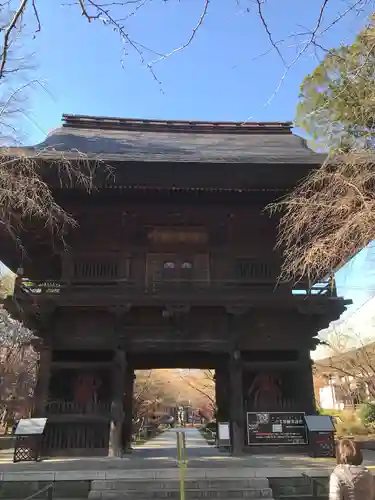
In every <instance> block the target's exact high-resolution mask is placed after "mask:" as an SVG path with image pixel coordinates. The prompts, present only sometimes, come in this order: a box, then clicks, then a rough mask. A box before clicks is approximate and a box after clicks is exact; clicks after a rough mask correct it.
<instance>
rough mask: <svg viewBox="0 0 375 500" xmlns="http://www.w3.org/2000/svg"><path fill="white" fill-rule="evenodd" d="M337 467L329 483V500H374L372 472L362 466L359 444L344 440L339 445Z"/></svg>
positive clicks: (374, 491)
mask: <svg viewBox="0 0 375 500" xmlns="http://www.w3.org/2000/svg"><path fill="white" fill-rule="evenodd" d="M336 457H337V466H336V467H335V469H334V470H333V472H332V474H331V477H330V481H329V500H374V499H375V487H374V479H373V477H372V474H371V472H370V471H369V470H368V469H367V468H366V467H365V466H364V465H363V464H362V463H363V457H362V453H361V450H360V448H359V445H358V443H355V442H354V441H352V440H351V439H342V440H340V441H339V442H338V444H337V452H336Z"/></svg>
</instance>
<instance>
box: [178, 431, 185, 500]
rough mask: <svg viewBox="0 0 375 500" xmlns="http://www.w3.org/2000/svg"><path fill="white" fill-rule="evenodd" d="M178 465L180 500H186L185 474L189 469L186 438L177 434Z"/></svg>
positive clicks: (183, 434)
mask: <svg viewBox="0 0 375 500" xmlns="http://www.w3.org/2000/svg"><path fill="white" fill-rule="evenodd" d="M176 434H177V463H178V468H179V469H180V500H185V472H186V468H187V455H186V436H185V433H184V432H177V433H176Z"/></svg>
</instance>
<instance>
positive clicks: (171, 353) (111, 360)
mask: <svg viewBox="0 0 375 500" xmlns="http://www.w3.org/2000/svg"><path fill="white" fill-rule="evenodd" d="M74 151H80V154H81V156H80V161H82V153H83V154H85V155H87V164H88V165H91V164H94V163H95V164H96V175H95V177H94V183H95V187H96V189H95V190H92V191H91V192H90V193H86V192H84V191H82V189H79V188H78V187H76V186H74V185H72V183H71V182H69V180H68V179H66V178H65V177H64V176H63V177H61V175H62V174H61V171H60V170H59V168H58V163H59V161H62V160H61V158H62V157H65V158H66V157H68V158H69V161H71V162H75V161H78V156H79V155H78V153H74ZM21 153H22V152H21ZM21 153H20V150H18V149H17V150H14V153H12V154H14V155H17V154H21ZM24 153H25V152H23V154H24ZM26 153H27V154H28V155H35V157H36V158H37V161H40V162H41V168H42V169H44V170H42V171H43V172H44V173H43V175H44V176H45V179H46V181H47V182H48V183H49V185H50V186H51V187H52V190H53V192H54V194H55V197H56V200H57V202H58V203H60V204H61V205H62V206H63V207H64V209H65V210H66V211H67V212H69V213H72V214H73V216H74V217H75V218H76V219H77V221H78V224H79V225H78V227H77V228H74V229H73V228H72V229H71V230H70V231H69V232H68V233H67V234H65V235H64V240H65V242H66V245H65V246H63V245H62V244H61V242H59V241H55V242H54V244H53V245H52V244H49V235H48V234H46V233H45V231H44V229H43V228H42V227H40V228H33V230H31V228H25V234H24V235H23V240H24V241H26V247H27V248H26V249H27V255H26V257H23V256H22V255H21V254H20V252H19V251H18V250H17V248H15V246H14V244H13V242H12V241H10V240H7V241H5V240H4V245H3V255H1V259H2V260H3V261H4V263H5V264H7V265H8V266H9V267H10V268H12V269H13V270H16V269H21V270H22V273H23V276H21V274H22V273H21V272H20V273H19V274H20V276H19V278H18V280H17V285H16V289H15V295H14V299H15V301H16V304H17V307H15V301H12V302H10V303H9V304H8V309H9V310H11V311H12V314H14V315H15V316H17V315H18V316H20V315H21V316H22V318H23V319H24V320H26V322H27V324H28V325H29V326H30V327H31V328H33V329H34V331H35V332H36V334H37V335H38V337H39V338H40V342H39V344H38V349H39V351H40V363H39V378H38V383H37V387H36V390H35V397H34V400H35V405H34V414H35V415H37V416H47V417H48V424H47V429H46V435H45V441H44V453H45V455H47V456H58V455H76V456H78V455H85V454H86V455H90V456H93V455H108V454H111V455H120V454H121V453H123V452H124V451H126V450H127V449H128V448H129V446H130V441H131V433H132V402H133V386H134V371H135V370H136V369H141V368H150V369H151V368H184V367H186V368H211V369H214V370H215V371H216V399H217V407H218V408H217V416H218V419H219V420H221V421H230V423H231V432H232V444H233V452H234V453H235V454H238V453H242V452H243V451H244V450H246V449H247V447H248V444H249V443H248V441H247V429H246V413H247V412H270V411H275V412H277V411H279V412H281V411H285V412H306V413H314V412H315V411H316V409H315V402H314V390H313V381H312V370H311V360H310V350H312V349H314V347H315V346H316V343H317V339H316V336H317V334H318V331H319V330H320V329H322V328H325V327H327V326H328V324H329V323H330V322H331V321H332V320H335V319H337V318H339V316H340V314H341V313H342V312H343V311H344V310H345V305H346V304H347V301H344V300H343V299H342V298H339V297H337V294H336V289H335V287H334V286H333V285H332V283H323V284H322V283H320V284H308V283H305V282H301V283H299V284H297V285H293V284H291V283H287V282H280V281H279V280H278V277H279V273H280V265H281V257H280V255H279V253H278V252H277V251H276V250H275V241H276V226H277V220H276V219H272V218H269V217H268V216H267V215H266V214H265V212H264V207H265V206H266V205H267V204H268V203H269V202H271V201H273V200H275V199H276V198H278V197H280V196H281V195H282V194H283V193H285V192H287V191H288V190H290V189H291V188H292V187H293V186H294V185H295V184H296V182H298V181H299V180H300V179H301V178H302V177H303V176H304V175H306V174H307V173H308V171H309V170H310V169H312V168H318V167H319V165H320V164H321V162H322V161H323V159H324V158H323V156H322V155H319V154H316V153H313V152H312V151H310V150H309V149H308V148H307V147H306V145H305V143H304V141H303V140H302V139H301V138H299V137H297V136H294V135H293V134H292V133H291V125H290V124H288V123H255V124H254V123H249V124H238V123H201V122H163V121H147V120H125V119H124V120H121V119H111V118H96V117H79V116H64V122H63V126H62V128H60V129H58V130H55V131H54V132H53V133H52V134H50V135H49V136H48V137H47V139H46V140H45V142H44V143H42V144H40V145H38V146H35V147H34V148H29V149H27V151H26ZM108 165H110V166H111V167H112V168H113V169H114V172H113V173H108V168H107V166H108ZM36 234H37V235H38V238H36V237H35V235H36ZM28 235H30V236H28ZM322 278H323V277H322Z"/></svg>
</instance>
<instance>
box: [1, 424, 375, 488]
mask: <svg viewBox="0 0 375 500" xmlns="http://www.w3.org/2000/svg"><path fill="white" fill-rule="evenodd" d="M177 431H183V432H185V433H186V444H187V458H188V468H189V471H190V472H189V474H191V475H192V477H193V476H194V477H206V476H207V477H216V476H218V477H221V476H224V475H225V474H227V477H232V476H233V477H242V476H241V474H242V475H245V476H246V475H250V476H251V475H255V476H257V475H258V476H259V477H265V476H268V477H282V476H285V475H289V476H293V477H294V476H299V475H301V474H302V472H308V473H310V475H320V474H322V475H327V474H329V473H330V472H331V471H332V469H333V467H334V466H335V462H334V460H333V459H312V458H310V457H308V456H303V455H293V454H284V455H271V454H270V455H267V454H261V455H252V454H248V455H244V456H242V457H240V458H237V457H231V456H230V455H229V454H227V453H222V452H220V451H219V450H218V449H217V448H215V447H214V446H209V445H208V444H207V443H206V441H205V440H204V439H203V438H202V436H201V435H200V433H199V431H198V430H196V429H194V428H181V429H179V428H177V429H171V430H168V431H166V432H164V433H162V434H160V435H159V436H157V437H156V438H154V439H152V440H150V441H149V442H148V443H145V444H144V445H140V446H135V447H134V451H133V453H131V454H129V455H126V456H125V457H124V458H108V457H103V458H100V457H94V458H87V457H84V458H70V459H51V460H45V461H42V462H40V463H35V462H34V463H33V462H28V463H27V462H23V463H18V464H13V463H12V453H11V450H8V451H6V450H3V451H1V452H0V480H2V479H4V480H14V481H15V480H26V479H25V477H26V476H24V474H25V473H26V474H27V476H30V477H34V476H35V477H36V476H38V479H40V478H41V477H43V478H44V479H43V480H53V479H59V480H62V479H64V478H65V479H69V478H71V479H73V478H75V479H80V480H83V479H95V478H96V479H99V478H104V476H105V477H108V478H112V479H115V478H122V477H128V476H129V477H135V476H137V474H138V475H139V477H140V478H141V477H143V475H147V477H151V476H152V477H154V476H155V475H156V476H158V475H161V474H164V475H168V474H170V475H171V477H172V476H173V477H174V475H176V474H177V473H178V470H177V461H176V458H177V451H176V439H177V438H176V432H177ZM364 457H365V463H366V465H368V466H370V468H371V470H372V471H373V472H375V465H374V464H375V452H373V451H367V450H365V451H364ZM215 471H216V472H215ZM246 471H247V472H246ZM202 474H203V476H202ZM207 474H208V475H207ZM210 474H211V476H210ZM205 475H206V476H205ZM215 475H216V476H215ZM11 477H13V479H10V478H11ZM137 477H138V476H137ZM144 477H146V476H144ZM163 477H164V476H163ZM176 477H177V476H176ZM40 480H42V479H40Z"/></svg>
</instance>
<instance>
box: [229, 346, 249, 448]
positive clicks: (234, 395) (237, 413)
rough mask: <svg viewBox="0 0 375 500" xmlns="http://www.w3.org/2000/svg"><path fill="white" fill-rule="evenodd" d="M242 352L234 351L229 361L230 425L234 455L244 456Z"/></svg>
mask: <svg viewBox="0 0 375 500" xmlns="http://www.w3.org/2000/svg"><path fill="white" fill-rule="evenodd" d="M242 378H243V366H242V360H241V352H240V351H239V350H234V351H233V352H232V353H231V359H230V361H229V393H230V423H231V434H232V435H231V438H232V454H233V455H234V456H238V455H242V454H243V452H244V446H245V410H244V400H243V380H242Z"/></svg>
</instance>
